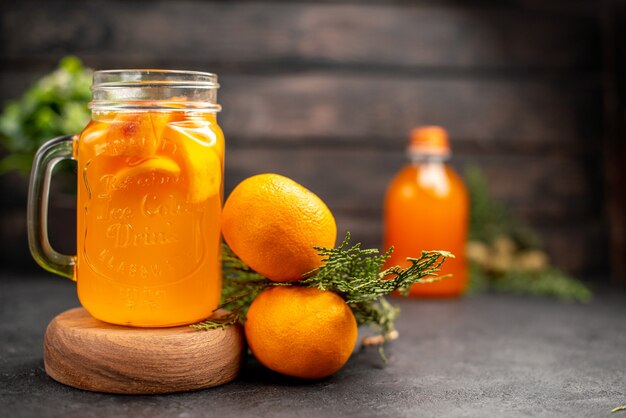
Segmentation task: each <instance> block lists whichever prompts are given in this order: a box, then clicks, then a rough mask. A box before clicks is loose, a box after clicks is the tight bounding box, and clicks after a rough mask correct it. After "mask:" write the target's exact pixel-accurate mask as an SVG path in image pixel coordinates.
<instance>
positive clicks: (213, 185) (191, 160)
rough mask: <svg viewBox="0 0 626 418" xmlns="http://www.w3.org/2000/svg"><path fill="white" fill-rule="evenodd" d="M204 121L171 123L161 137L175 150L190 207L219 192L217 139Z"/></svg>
mask: <svg viewBox="0 0 626 418" xmlns="http://www.w3.org/2000/svg"><path fill="white" fill-rule="evenodd" d="M207 124H208V122H206V121H184V122H173V123H170V124H168V125H167V127H166V128H165V131H164V133H163V136H164V139H165V140H166V141H171V142H172V143H173V144H174V145H175V147H176V151H175V154H174V155H175V158H177V160H178V162H179V164H180V166H181V168H182V170H183V172H184V173H183V175H186V176H187V182H188V187H189V189H188V193H187V196H188V199H189V201H190V202H191V203H199V202H202V201H204V200H206V199H208V198H209V197H211V196H213V195H215V194H217V193H219V192H220V185H221V181H222V164H221V159H220V154H218V153H219V152H220V150H219V148H218V144H217V143H218V138H217V135H216V134H215V132H213V131H212V130H211V129H210V128H209V127H208V126H207V127H206V129H201V128H202V126H203V125H207Z"/></svg>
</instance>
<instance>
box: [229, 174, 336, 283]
mask: <svg viewBox="0 0 626 418" xmlns="http://www.w3.org/2000/svg"><path fill="white" fill-rule="evenodd" d="M222 233H223V234H224V239H225V240H226V242H227V243H228V245H229V246H230V248H231V249H232V250H233V252H234V253H235V254H237V256H238V257H239V258H241V260H243V262H244V263H246V264H247V265H248V266H249V267H250V268H252V269H253V270H255V271H256V272H258V273H260V274H262V275H264V276H265V277H267V278H268V279H270V280H274V281H277V282H289V281H295V280H299V279H301V278H302V275H303V274H305V273H307V272H309V271H311V270H313V269H315V268H317V267H319V265H320V264H321V258H320V257H319V256H318V254H317V251H315V250H314V249H313V247H314V246H318V247H328V248H332V247H334V246H335V240H336V239H337V225H336V224H335V218H334V217H333V214H332V213H331V212H330V210H329V209H328V207H327V206H326V205H325V204H324V202H323V201H322V200H321V199H320V198H319V197H317V196H316V195H315V194H314V193H312V192H311V191H309V190H308V189H306V188H304V187H303V186H301V185H300V184H298V183H296V182H295V181H293V180H291V179H289V178H287V177H284V176H281V175H278V174H259V175H256V176H252V177H249V178H247V179H245V180H244V181H242V182H241V183H239V184H238V185H237V187H235V189H234V190H233V191H232V193H231V194H230V196H229V197H228V200H226V203H225V204H224V209H223V211H222Z"/></svg>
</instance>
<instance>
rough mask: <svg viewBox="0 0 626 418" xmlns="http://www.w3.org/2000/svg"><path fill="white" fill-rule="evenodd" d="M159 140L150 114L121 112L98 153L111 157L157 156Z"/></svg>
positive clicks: (112, 123)
mask: <svg viewBox="0 0 626 418" xmlns="http://www.w3.org/2000/svg"><path fill="white" fill-rule="evenodd" d="M159 140H160V138H159V137H157V136H156V135H155V130H154V128H153V126H152V120H151V118H150V115H149V114H147V113H146V112H143V113H142V112H133V113H130V112H120V113H118V114H116V115H115V118H114V119H113V120H112V121H111V122H110V125H109V131H108V133H107V137H106V142H105V143H103V144H101V148H100V149H99V150H97V151H100V152H98V154H101V155H106V156H110V157H113V156H122V157H140V158H145V157H150V156H152V155H154V154H156V151H157V149H158V147H159Z"/></svg>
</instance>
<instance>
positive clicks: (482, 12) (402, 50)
mask: <svg viewBox="0 0 626 418" xmlns="http://www.w3.org/2000/svg"><path fill="white" fill-rule="evenodd" d="M564 10H566V8H561V9H559V10H547V9H546V10H541V8H536V7H535V8H532V7H530V8H518V7H511V6H507V5H499V6H498V5H492V6H491V7H484V6H483V7H468V6H467V5H462V4H446V5H444V6H439V7H437V6H433V4H432V3H430V4H411V3H395V2H394V3H387V4H359V5H356V4H312V3H295V4H294V3H285V2H216V1H206V2H199V1H189V0H186V1H176V2H171V1H166V0H160V1H152V2H149V3H148V2H144V1H122V0H117V1H105V0H97V1H90V2H82V1H78V0H57V1H46V0H26V1H21V2H6V3H5V4H3V6H2V14H1V16H2V17H1V20H0V22H1V24H0V28H1V29H0V31H1V32H0V36H1V37H2V38H3V39H10V42H5V43H4V52H3V59H4V60H18V61H34V62H41V61H46V62H49V60H50V59H53V60H56V59H58V57H59V56H61V55H63V54H67V53H70V52H71V53H74V54H78V55H80V56H82V57H84V58H86V59H87V61H88V62H89V63H90V64H92V65H95V66H98V67H101V66H102V65H103V64H106V65H111V64H113V65H114V66H116V67H118V66H120V65H122V66H124V67H127V66H128V65H131V66H137V65H141V66H143V65H158V66H162V65H167V64H169V65H172V64H176V66H180V65H183V64H184V65H190V66H192V67H194V66H202V67H203V68H207V67H208V68H210V67H211V66H212V65H213V64H215V63H222V65H223V64H224V63H230V65H232V66H241V65H243V66H245V65H247V64H249V63H253V64H254V67H251V68H258V67H259V64H263V63H266V64H280V65H281V66H284V65H285V64H289V63H290V64H293V65H294V66H300V67H307V66H310V65H321V66H326V65H340V66H342V65H344V66H361V65H364V64H367V65H370V66H383V67H387V66H389V67H393V68H404V67H409V68H410V67H428V68H440V69H455V68H463V69H489V68H499V69H518V70H523V71H527V70H529V69H571V68H573V67H575V68H582V69H595V70H598V69H599V65H598V63H599V59H598V58H599V52H598V49H597V48H596V46H597V44H598V40H599V26H598V20H597V18H596V16H594V15H593V14H587V13H563V11H564ZM24 22H28V24H24ZM390 46H393V47H390ZM255 71H256V70H255Z"/></svg>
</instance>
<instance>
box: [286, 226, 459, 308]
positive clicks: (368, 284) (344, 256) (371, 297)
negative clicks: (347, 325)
mask: <svg viewBox="0 0 626 418" xmlns="http://www.w3.org/2000/svg"><path fill="white" fill-rule="evenodd" d="M349 241H350V233H348V234H346V237H345V238H344V240H343V242H342V243H341V244H340V245H339V247H337V248H332V249H331V248H321V247H316V250H318V253H319V254H320V256H322V257H323V263H324V264H323V265H322V266H321V267H319V268H318V269H316V270H313V271H311V272H309V273H307V274H306V275H305V277H307V278H305V279H303V280H301V281H300V282H298V283H301V284H302V285H305V286H310V287H317V288H319V289H322V290H330V291H333V292H335V293H337V294H338V295H339V296H341V297H342V298H343V299H344V300H345V301H346V302H347V303H348V304H351V303H363V302H372V301H376V300H378V299H379V298H380V297H381V296H385V295H388V294H390V293H392V292H394V291H400V292H403V293H405V292H408V290H409V288H410V287H411V285H412V284H414V283H419V282H422V283H425V282H432V281H434V280H438V279H441V278H439V277H437V273H438V272H439V267H441V264H443V262H444V261H445V259H446V258H453V257H454V255H452V254H451V253H449V252H447V251H423V252H422V256H421V257H420V258H407V260H408V261H410V263H411V265H410V266H409V267H407V268H401V267H399V266H394V267H391V268H388V269H384V270H383V266H384V264H385V262H386V261H387V259H388V258H389V256H390V255H391V253H392V251H393V249H389V251H387V252H386V253H383V254H380V255H379V252H378V250H376V249H366V250H363V249H361V244H360V243H359V244H356V245H354V246H352V247H349Z"/></svg>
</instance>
